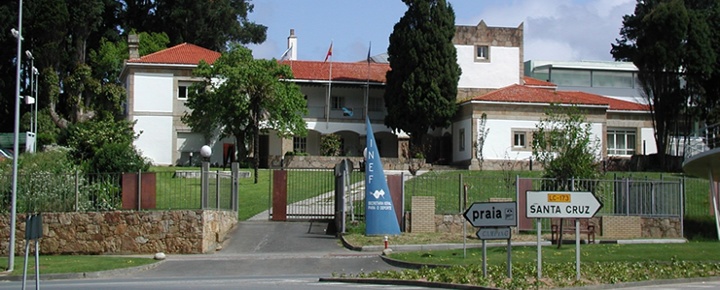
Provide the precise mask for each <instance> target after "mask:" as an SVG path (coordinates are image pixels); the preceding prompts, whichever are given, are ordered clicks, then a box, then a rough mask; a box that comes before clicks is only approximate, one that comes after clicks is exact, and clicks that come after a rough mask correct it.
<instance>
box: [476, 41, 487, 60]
mask: <svg viewBox="0 0 720 290" xmlns="http://www.w3.org/2000/svg"><path fill="white" fill-rule="evenodd" d="M475 60H477V61H488V60H490V47H489V46H487V45H476V46H475Z"/></svg>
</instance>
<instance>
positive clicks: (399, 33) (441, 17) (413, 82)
mask: <svg viewBox="0 0 720 290" xmlns="http://www.w3.org/2000/svg"><path fill="white" fill-rule="evenodd" d="M404 2H405V4H406V5H407V6H408V10H407V11H406V12H405V15H403V17H402V18H400V21H399V22H398V23H397V24H395V27H394V28H393V32H392V34H391V35H390V45H389V47H388V59H389V61H390V68H391V69H390V70H389V71H388V72H387V76H386V77H387V86H386V87H385V105H386V107H387V110H388V114H387V115H386V116H385V125H387V126H388V127H390V128H392V129H394V130H395V129H399V130H403V131H405V132H407V133H408V135H410V141H411V147H415V148H418V149H417V150H422V149H423V148H424V147H423V137H424V136H425V134H427V132H428V130H429V129H435V128H444V127H447V126H449V125H450V120H451V118H452V117H453V116H454V115H455V112H456V111H457V103H456V96H457V83H458V81H459V79H460V67H459V66H458V64H457V52H456V50H455V46H454V45H453V43H452V39H453V37H454V36H455V12H454V11H453V9H452V6H451V5H450V4H449V3H447V2H446V1H444V0H422V1H404ZM410 150H411V152H416V151H417V150H415V149H413V148H410ZM410 156H414V154H411V155H410Z"/></svg>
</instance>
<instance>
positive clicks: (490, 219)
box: [464, 201, 517, 227]
mask: <svg viewBox="0 0 720 290" xmlns="http://www.w3.org/2000/svg"><path fill="white" fill-rule="evenodd" d="M516 212H517V203H516V202H514V201H513V202H474V203H473V204H472V205H470V207H469V208H468V209H467V210H466V211H465V214H464V216H465V219H466V220H467V221H468V222H470V224H472V225H473V226H474V227H514V226H517V213H516Z"/></svg>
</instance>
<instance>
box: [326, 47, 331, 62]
mask: <svg viewBox="0 0 720 290" xmlns="http://www.w3.org/2000/svg"><path fill="white" fill-rule="evenodd" d="M331 56H332V42H330V48H328V53H327V55H326V56H325V61H327V60H328V57H331Z"/></svg>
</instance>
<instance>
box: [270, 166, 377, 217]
mask: <svg viewBox="0 0 720 290" xmlns="http://www.w3.org/2000/svg"><path fill="white" fill-rule="evenodd" d="M350 166H352V165H350ZM364 183H365V177H364V174H363V173H361V172H357V171H355V172H352V171H351V172H349V174H347V175H345V180H344V182H342V184H343V185H345V190H344V192H345V196H343V199H341V201H340V203H341V204H345V205H344V210H345V211H348V212H349V213H351V214H354V215H358V214H361V211H362V208H363V206H362V200H361V196H362V193H363V190H364ZM336 184H337V183H336V172H335V170H334V169H284V170H275V171H273V177H272V183H271V186H272V189H271V190H270V194H271V201H272V202H271V203H272V204H271V209H270V219H271V220H275V221H285V220H287V221H303V220H319V219H326V220H330V219H333V218H334V217H335V213H336V210H337V209H336V208H335V204H336V200H335V196H336V194H335V192H336Z"/></svg>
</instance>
